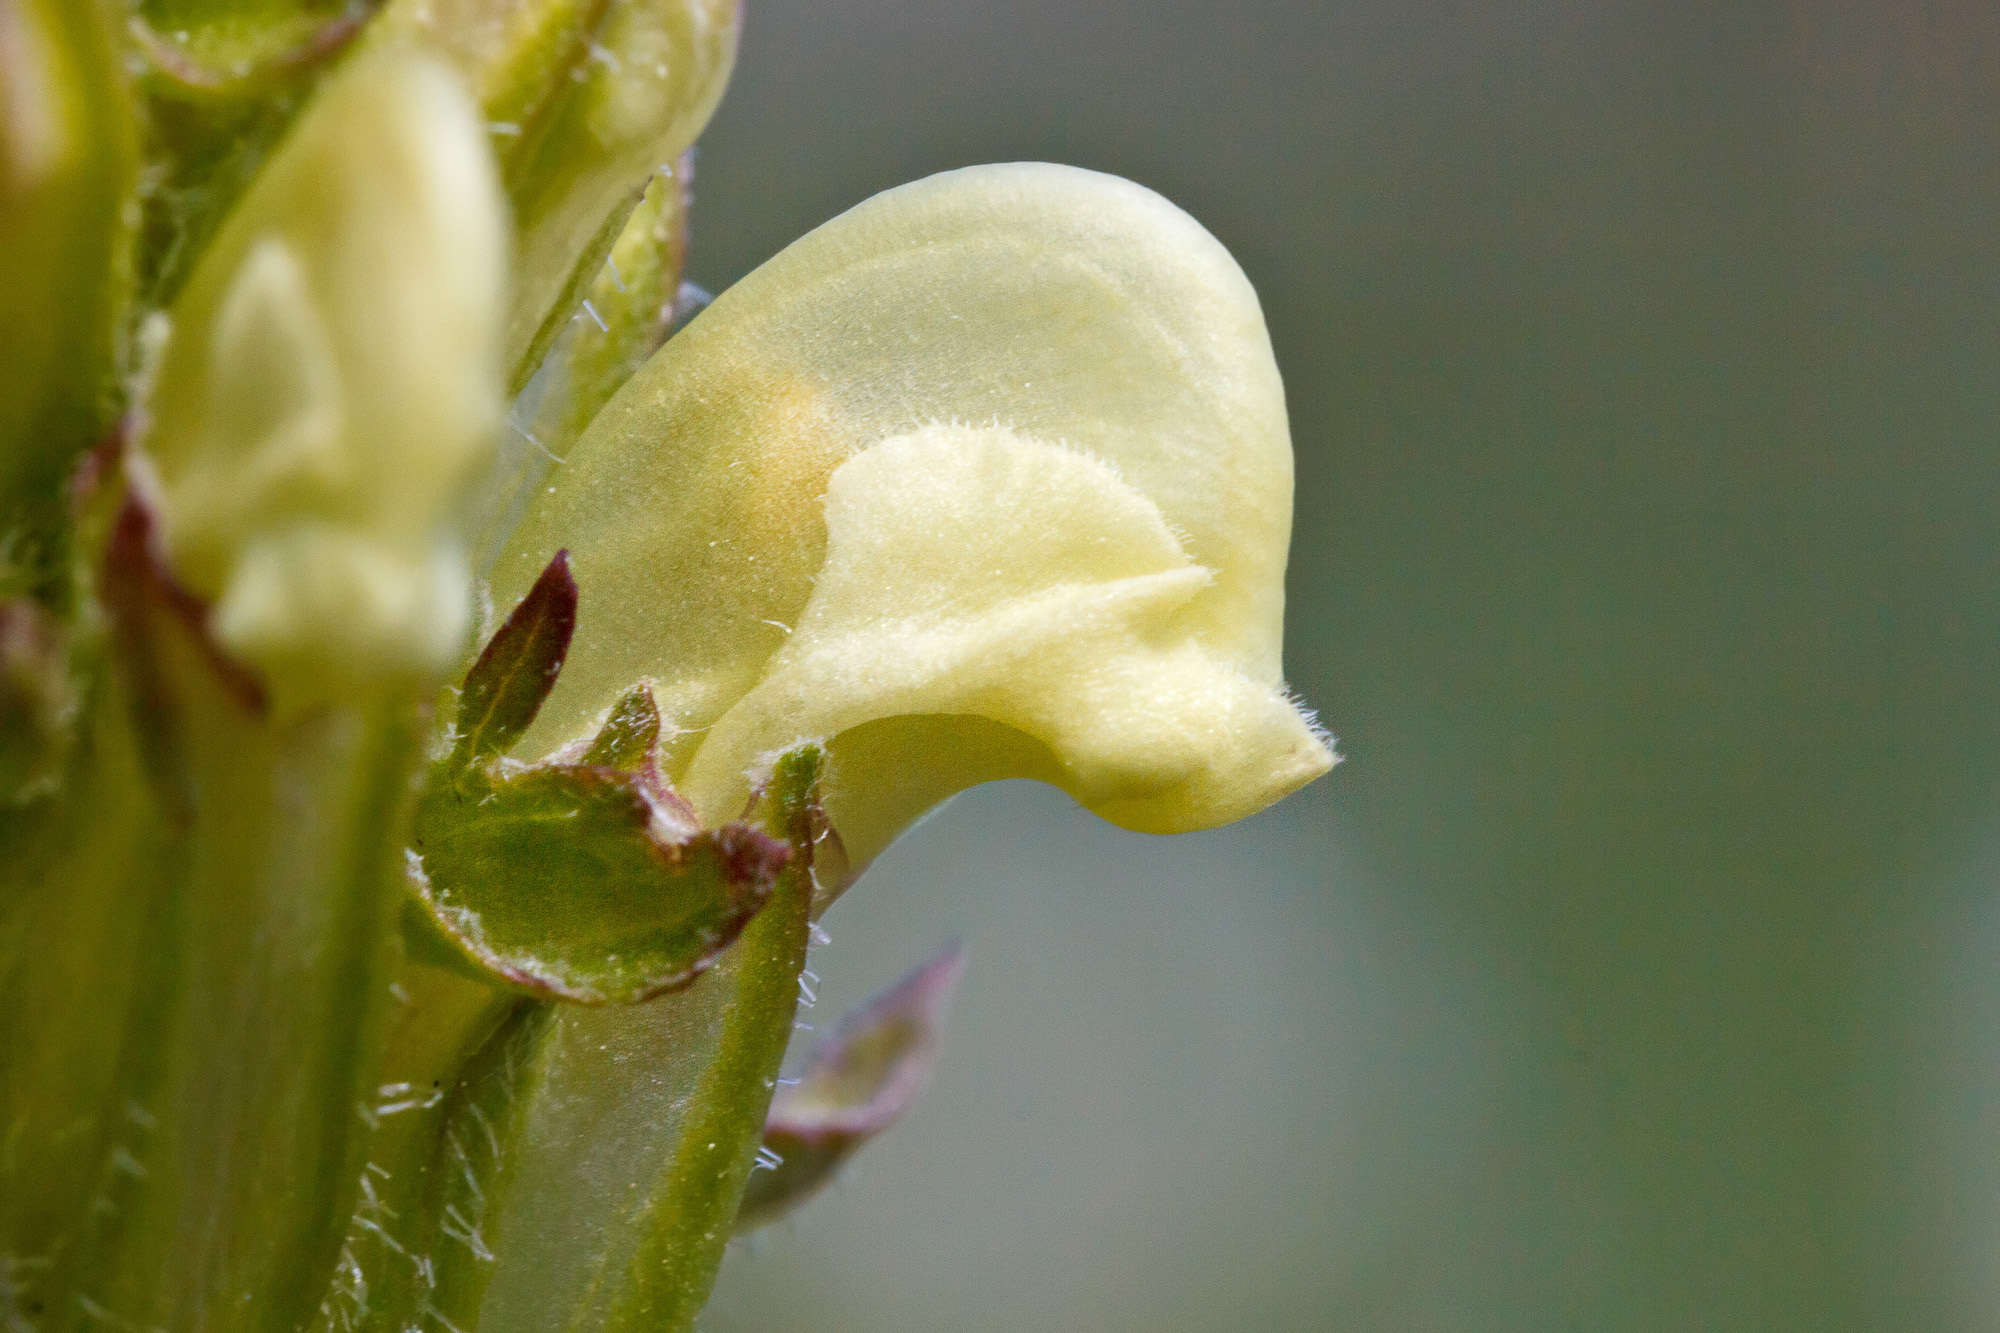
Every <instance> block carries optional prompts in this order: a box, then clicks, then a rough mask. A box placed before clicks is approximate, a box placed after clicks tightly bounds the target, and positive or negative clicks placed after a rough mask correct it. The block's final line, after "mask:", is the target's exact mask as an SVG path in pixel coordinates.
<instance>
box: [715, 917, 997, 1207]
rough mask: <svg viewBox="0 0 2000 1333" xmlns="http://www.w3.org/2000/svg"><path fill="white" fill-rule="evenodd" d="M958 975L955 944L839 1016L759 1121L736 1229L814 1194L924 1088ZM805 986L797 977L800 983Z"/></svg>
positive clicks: (960, 958) (960, 960)
mask: <svg viewBox="0 0 2000 1333" xmlns="http://www.w3.org/2000/svg"><path fill="white" fill-rule="evenodd" d="M964 971H965V951H964V949H963V948H962V947H961V946H960V945H959V944H958V943H957V942H956V941H954V942H953V943H951V944H947V945H946V946H945V947H944V948H942V949H940V950H939V951H938V952H937V953H936V954H934V955H932V956H931V958H930V959H929V960H928V961H927V962H925V963H923V964H922V965H921V966H919V967H917V968H916V969H914V970H913V971H911V972H910V973H909V974H907V975H906V976H904V977H903V978H902V980H900V981H898V982H897V983H896V984H895V985H893V986H891V987H889V989H887V990H885V991H882V992H881V993H880V994H878V995H876V996H874V997H873V998H871V999H869V1000H868V1001H867V1002H865V1003H864V1004H862V1005H861V1007H860V1008H858V1009H856V1010H854V1011H853V1012H851V1013H849V1014H848V1015H847V1016H846V1017H844V1018H843V1019H841V1021H840V1024H839V1026H837V1027H836V1028H834V1030H833V1031H832V1032H830V1033H828V1034H827V1036H826V1038H825V1039H824V1040H822V1041H821V1042H820V1043H819V1044H818V1045H817V1046H815V1047H814V1048H813V1051H812V1054H811V1055H809V1056H808V1057H807V1059H806V1063H805V1065H804V1067H803V1068H802V1069H801V1070H800V1071H799V1076H798V1078H797V1079H796V1080H783V1081H781V1083H780V1086H779V1087H778V1090H777V1093H776V1095H775V1096H774V1097H773V1098H772V1099H771V1111H770V1115H769V1116H768V1117H767V1118H766V1120H765V1122H764V1145H763V1148H762V1149H761V1150H760V1151H759V1153H758V1157H757V1162H756V1166H757V1168H758V1169H757V1170H755V1171H753V1172H752V1173H751V1176H750V1182H749V1184H748V1185H747V1186H746V1187H745V1188H744V1192H743V1203H742V1206H741V1207H740V1208H739V1209H738V1211H737V1214H736V1232H737V1234H738V1235H743V1234H745V1233H747V1232H751V1231H755V1230H757V1229H758V1228H759V1227H763V1226H768V1225H769V1224H770V1223H772V1222H775V1221H777V1220H778V1219H779V1218H780V1217H783V1216H784V1215H785V1214H787V1213H789V1212H791V1211H792V1210H793V1209H795V1208H797V1207H798V1206H799V1205H800V1204H802V1203H804V1202H805V1201H806V1200H807V1199H809V1198H811V1197H812V1196H813V1195H814V1194H815V1193H817V1192H818V1191H819V1190H820V1188H821V1187H822V1186H824V1185H825V1184H826V1183H827V1182H828V1181H829V1180H831V1179H832V1178H833V1175H834V1172H836V1171H837V1170H839V1168H840V1165H841V1163H842V1162H844V1161H846V1160H847V1158H848V1157H849V1156H850V1155H851V1154H852V1153H853V1152H854V1151H855V1149H857V1148H859V1147H860V1146H861V1145H862V1144H864V1143H866V1142H868V1141H869V1140H870V1139H872V1138H874V1137H875V1136H876V1135H878V1134H880V1133H882V1132H883V1131H884V1130H886V1129H888V1128H889V1126H891V1125H893V1124H895V1123H896V1121H897V1119H898V1118H900V1117H901V1116H902V1114H903V1113H904V1112H905V1111H907V1110H908V1109H909V1108H910V1106H911V1104H912V1103H914V1102H915V1101H916V1100H917V1098H918V1097H919V1096H920V1095H922V1093H923V1091H924V1089H925V1088H926V1087H927V1086H928V1085H929V1083H930V1079H931V1072H932V1069H933V1068H934V1066H935V1065H936V1062H937V1052H938V1043H939V1038H940V1036H941V1034H942V1032H943V1029H944V1019H945V1011H946V1009H947V1008H948V1006H949V1004H950V1001H951V995H952V992H953V990H954V989H956V988H957V986H958V979H959V977H960V976H961V975H962V974H963V973H964ZM801 984H802V985H803V983H801Z"/></svg>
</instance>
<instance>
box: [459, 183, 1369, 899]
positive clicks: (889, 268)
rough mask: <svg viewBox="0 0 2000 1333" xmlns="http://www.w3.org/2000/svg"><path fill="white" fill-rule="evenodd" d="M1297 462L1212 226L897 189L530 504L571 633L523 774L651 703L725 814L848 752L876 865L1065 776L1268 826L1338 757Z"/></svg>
mask: <svg viewBox="0 0 2000 1333" xmlns="http://www.w3.org/2000/svg"><path fill="white" fill-rule="evenodd" d="M1291 498H1292V457H1291V443H1290V439H1289V435H1288V432H1287V427H1286V419H1285V408H1284V393H1283V386H1282V384H1281V383H1280V380H1279V376H1278V371H1277V368H1276V365H1275V363H1274V361H1273V358H1272V354H1271V348H1270V343H1269V339H1268V338H1267V336H1266V334H1265V331H1264V324H1263V319H1262V315H1261V312H1260V309H1259V307H1258V303H1257V298H1256V295H1255V293H1254V292H1253V291H1252V290H1251V287H1250V285H1249V283H1248V281H1247V280H1246V279H1245V278H1244V276H1243V274H1242V272H1241V271H1240V270H1239V269H1238V268H1237V266H1236V264H1235V263H1234V261H1232V260H1231V259H1230V257H1229V255H1228V253H1227V252H1226V251H1225V250H1224V249H1223V248H1222V247H1221V245H1219V244H1218V243H1217V242H1216V241H1215V239H1214V238H1213V237H1211V236H1210V235H1209V234H1208V233H1207V232H1205V231H1204V230H1203V229H1202V228H1201V227H1200V226H1199V225H1198V224H1197V223H1195V222H1194V221H1193V220H1192V219H1191V218H1189V217H1188V216H1186V215H1185V214H1184V213H1182V212H1180V211H1179V210H1178V209H1176V208H1174V207H1173V206H1172V205H1171V204H1169V203H1167V202H1166V201H1165V200H1164V199H1162V198H1160V197H1159V196H1158V195H1156V194H1153V193H1152V192H1150V191H1148V190H1145V189H1143V188H1141V187H1139V186H1137V185H1133V184H1131V183H1129V182H1127V181H1122V180H1118V179H1115V178H1112V177H1109V176H1103V175H1098V174H1095V173H1092V172H1086V171H1080V170H1076V169H1073V168H1068V167H1060V166H1050V165H1046V164H1016V165H1009V166H991V167H978V168H972V169H968V170H964V171H958V172H951V173H946V174H944V175H941V176H936V177H932V178H931V179H929V180H925V181H920V182H918V183H916V184H913V185H908V186H905V187H902V188H900V189H897V190H892V191H889V192H888V193H886V194H883V195H879V196H877V197H876V198H874V199H872V200H870V201H868V202H867V203H864V204H862V205H861V206H860V207H858V208H856V209H854V210H852V211H851V212H849V213H847V214H845V215H843V216H841V217H839V218H837V219H835V220H834V221H832V222H830V223H828V224H826V225H825V226H823V227H821V228H819V229H818V230H817V231H815V232H813V233H812V234H811V235H809V236H807V237H805V238H804V239H802V240H800V241H799V242H797V243H796V244H794V245H792V246H791V247H790V248H788V249H787V250H786V251H785V252H784V253H783V254H781V255H779V256H778V257H777V258H775V259H773V260H772V261H770V262H769V263H767V264H765V265H764V266H763V267H762V268H760V269H759V270H758V271H757V272H755V273H753V274H752V275H751V276H750V277H748V278H747V279H745V280H744V281H743V282H742V283H740V284H738V285H737V286H736V287H735V288H733V289H732V290H730V291H729V292H727V293H725V294H724V295H723V296H722V297H721V298H720V299H719V300H717V301H716V302H715V304H714V305H713V306H712V307H711V308H710V309H709V310H708V311H707V312H706V313H705V314H703V315H702V316H701V317H700V318H699V319H697V320H696V321H695V322H694V324H692V325H691V326H690V327H689V328H688V329H687V330H686V331H685V332H683V333H681V334H680V335H679V336H677V337H676V338H674V339H673V340H672V341H670V342H669V343H668V344H667V345H666V346H665V347H664V348H663V349H662V350H661V351H660V352H659V353H658V354H657V355H656V356H655V357H654V358H653V360H652V361H651V362H650V363H649V364H647V365H646V367H645V368H644V369H642V370H641V371H640V372H639V373H638V375H636V376H635V377H634V378H633V379H632V381H631V382H630V383H628V384H627V385H626V387H625V388H624V389H623V390H622V391H621V392H620V393H619V395H618V396H617V397H616V398H615V399H613V400H612V402H611V403H610V404H609V405H608V406H607V407H606V408H605V409H604V411H603V412H602V413H601V414H600V415H599V416H598V418H597V420H596V422H595V424H594V425H593V426H592V427H591V428H590V429H589V430H588V431H587V432H586V433H585V434H584V436H583V437H582V438H581V439H580V440H579V441H578V442H577V443H576V444H575V446H574V447H573V448H572V449H571V450H570V451H569V453H568V455H567V457H566V460H565V461H564V462H563V463H562V464H561V465H560V466H559V467H556V468H555V469H554V470H553V471H552V472H551V473H550V475H549V476H548V478H547V479H546V481H545V482H544V483H543V485H542V486H541V487H540V489H539V490H538V493H537V494H536V495H535V496H534V497H533V499H532V501H531V503H530V505H529V507H528V510H527V514H526V517H525V519H524V520H523V522H522V523H521V525H520V527H519V528H518V529H517V531H516V532H515V534H514V536H513V538H512V539H511V541H510V542H509V544H508V545H507V547H506V548H505V550H504V551H503V553H502V554H501V557H500V559H499V562H498V564H497V566H496V568H495V571H494V575H493V595H494V598H495V601H496V604H498V605H500V606H503V607H504V606H506V605H509V604H511V602H512V601H513V600H514V599H515V598H517V597H518V596H519V595H520V594H521V593H522V592H523V591H524V590H525V589H526V587H527V586H528V584H529V582H530V581H531V580H532V579H533V578H534V577H535V575H536V574H537V573H538V572H539V571H540V570H541V568H542V567H543V565H544V564H545V563H546V562H547V561H548V560H549V558H550V557H551V556H553V554H554V553H555V551H556V550H557V549H559V548H568V550H569V551H570V553H571V559H572V561H573V565H574V568H575V571H576V577H577V581H578V584H579V586H580V587H581V589H582V605H581V610H580V615H579V620H578V630H577V635H576V641H575V644H574V646H573V648H572V650H571V653H570V657H569V661H568V663H567V665H566V666H565V668H564V671H563V674H562V677H561V679H560V680H559V682H558V683H557V685H556V688H555V691H554V693H553V695H552V696H551V698H550V699H549V702H548V704H547V706H546V707H545V708H544V710H543V712H542V714H541V717H540V719H539V720H538V722H537V724H536V726H535V728H534V730H533V731H532V732H531V733H530V734H529V736H528V737H527V740H526V742H525V743H524V745H523V747H522V753H524V754H532V753H536V752H541V751H548V750H553V749H555V748H556V747H558V746H560V745H562V744H564V743H567V742H569V741H571V740H573V739H575V738H576V737H579V736H581V735H583V734H586V733H587V732H589V731H590V730H591V729H592V728H593V727H594V725H595V724H596V722H597V721H598V719H599V718H600V717H601V715H602V714H603V713H604V711H605V710H606V709H607V708H608V707H609V706H610V705H611V703H612V702H613V700H614V699H615V698H616V697H617V696H618V695H619V694H620V693H621V692H623V691H624V690H625V689H627V688H628V687H629V686H631V685H632V684H633V683H634V682H635V681H638V680H640V679H650V680H651V681H652V682H653V685H654V691H655V697H656V698H657V699H658V701H659V704H660V707H661V710H662V713H663V715H664V716H665V718H666V720H667V722H668V724H669V725H670V727H671V728H672V729H673V731H674V733H675V735H674V738H673V740H672V741H671V742H670V743H669V744H668V746H667V748H666V767H667V770H668V772H667V775H668V777H669V778H670V779H671V780H672V781H673V782H674V783H675V784H676V786H677V787H678V788H679V789H680V790H681V792H682V794H683V795H685V796H686V797H687V798H688V799H689V800H690V801H691V802H692V804H693V805H694V807H695V809H696V811H697V812H698V813H699V814H700V815H701V817H702V818H703V819H704V820H705V821H708V822H714V821H717V820H720V819H724V818H728V817H730V816H733V815H735V814H736V813H737V812H739V811H740V810H741V809H742V806H743V803H744V800H745V799H746V797H747V796H748V794H749V793H750V791H751V789H752V785H753V783H754V782H755V781H756V777H757V775H758V773H759V771H760V767H761V765H762V764H763V763H764V762H766V760H767V758H768V756H769V755H770V754H771V753H773V752H774V751H777V750H779V749H782V748H783V747H785V746H787V745H789V744H791V743H792V742H794V741H796V740H798V739H800V738H802V737H819V738H825V739H827V740H829V741H830V753H831V757H832V761H833V762H832V770H831V777H830V779H829V787H828V792H827V809H828V812H829V814H830V816H831V819H832V822H833V825H834V827H835V829H836V830H837V831H838V832H839V833H840V834H841V836H842V838H843V839H844V840H845V843H846V847H847V852H848V855H849V856H850V858H851V861H852V867H853V868H854V869H857V870H858V869H859V868H860V867H861V866H864V865H865V864H866V863H867V862H868V861H869V860H870V859H871V858H872V857H873V856H875V855H876V854H877V853H878V852H879V851H880V850H881V849H882V848H883V847H885V846H886V845H887V844H888V843H889V841H890V840H891V839H893V838H894V837H895V836H896V834H897V833H898V832H899V831H900V830H901V829H903V828H904V827H906V826H907V825H908V824H909V823H910V822H911V821H912V820H913V819H915V818H916V817H917V816H919V815H920V814H921V813H923V811H925V810H926V809H928V808H930V807H931V806H932V805H934V804H935V803H937V802H938V801H940V800H942V799H944V798H945V797H948V796H950V795H951V794H952V793H954V792H956V791H959V790H961V789H963V788H965V787H967V786H970V785H972V784H974V783H977V782H983V781H988V780H992V779H996V778H1005V777H1034V778H1041V779H1044V780H1046V781H1049V782H1052V783H1055V784H1057V785H1059V786H1061V787H1062V788H1064V789H1065V790H1067V791H1069V792H1070V793H1071V794H1073V795H1074V796H1075V797H1076V798H1077V799H1078V800H1080V801H1082V802H1083V803H1084V804H1085V805H1087V806H1088V807H1090V808H1091V809H1093V810H1095V811H1097V812H1098V813H1099V814H1102V815H1104V816H1105V817H1106V818H1108V819H1111V820H1113V821H1115V822H1117V823H1120V824H1123V825H1125V826H1127V827H1130V828H1136V829H1143V830H1148V831H1152V832H1175V831H1180V830H1185V829H1193V828H1200V827H1205V826H1209V825H1214V824H1221V823H1225V822H1228V821H1230V820H1233V819H1237V818H1240V817H1242V816H1244V815H1247V814H1250V813H1252V812H1253V811H1255V810H1258V809H1260V808H1262V807H1263V806H1265V805H1268V804H1270V803H1271V802H1272V801H1275V800H1277V799H1278V798H1280V797H1282V796H1284V795H1285V794H1286V793H1288V792H1290V791H1292V790H1294V789H1295V788H1297V787H1298V786H1300V785H1302V784H1303V783H1305V782H1307V781H1310V780H1311V779H1312V778H1314V777H1317V776H1318V775H1319V774H1321V773H1323V772H1325V771H1326V769H1327V768H1328V767H1329V766H1330V764H1331V763H1332V762H1333V756H1332V753H1331V751H1330V749H1329V747H1328V744H1327V742H1326V738H1325V737H1324V735H1323V734H1322V733H1320V732H1319V731H1318V730H1317V729H1316V728H1315V727H1314V725H1313V724H1312V722H1311V719H1310V717H1309V716H1308V715H1306V714H1305V713H1303V712H1302V711H1301V710H1300V708H1299V707H1298V706H1297V704H1296V703H1295V701H1294V700H1293V699H1292V697H1291V696H1290V694H1289V693H1288V691H1287V690H1286V688H1285V685H1284V682H1283V673H1282V668H1281V664H1280V646H1281V636H1282V622H1283V610H1284V590H1283V575H1284V568H1285V558H1286V548H1287V544H1288V541H1289V537H1290V530H1291Z"/></svg>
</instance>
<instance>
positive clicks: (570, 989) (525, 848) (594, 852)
mask: <svg viewBox="0 0 2000 1333" xmlns="http://www.w3.org/2000/svg"><path fill="white" fill-rule="evenodd" d="M684 809H685V807H682V806H680V805H679V803H678V802H676V801H674V800H673V799H672V796H671V793H665V792H662V791H661V790H660V789H658V788H656V787H655V786H654V784H653V783H652V781H651V780H650V779H649V777H648V776H647V775H644V774H634V773H626V772H623V771H621V770H619V769H615V768H607V767H599V766H595V765H588V764H564V765H554V764H552V765H544V766H540V767H536V768H527V769H521V770H518V771H515V772H512V773H508V774H505V775H502V776H498V777H494V778H491V779H485V778H479V777H472V778H469V779H468V780H465V781H462V782H460V783H458V784H456V785H452V784H437V785H434V786H433V788H432V789H431V791H430V792H428V793H427V794H426V795H425V797H424V799H423V801H422V803H421V804H420V806H419V807H418V811H417V836H416V846H415V854H414V856H413V857H412V862H411V868H412V875H411V879H412V882H413V886H414V889H415V892H416V895H417V897H418V899H419V901H420V902H421V903H422V904H423V906H424V907H425V908H426V909H427V913H428V917H429V920H430V922H431V924H432V925H433V926H434V927H435V929H436V930H437V931H439V932H441V934H442V936H443V937H444V939H445V940H446V941H447V942H448V944H449V945H450V947H451V948H452V949H453V950H455V951H456V952H457V954H458V955H459V957H460V958H461V960H462V961H463V962H465V963H470V964H471V965H473V966H475V967H476V968H478V969H480V970H481V971H482V972H483V973H485V974H486V975H488V976H489V977H490V978H491V979H493V980H496V981H499V982H502V983H504V984H507V985H510V986H513V987H515V988H518V989H520V990H523V991H526V992H528V993H530V994H537V995H543V996H550V997H554V998H559V999H566V1000H571V1001H575V1002H577V1003H580V1004H604V1003H613V1002H623V1003H631V1002H636V1001H639V1000H643V999H647V998H649V997H651V996H654V995H658V994H661V993H663V992H665V991H669V990H673V989H676V988H677V987H680V986H683V985H685V984H687V983H688V982H689V981H692V980H693V979H694V978H695V976H696V975H698V974H699V973H700V972H702V971H703V970H704V969H706V968H707V967H708V966H709V965H710V964H711V963H712V962H713V961H714V959H715V956H716V955H717V954H718V953H720V952H721V951H722V950H723V949H725V948H727V947H728V946H729V944H730V943H731V942H732V941H733V940H735V938H736V937H737V935H739V934H740V933H741V932H742V930H743V927H744V925H745V924H746V923H748V922H749V920H750V918H751V917H753V916H755V915H756V913H757V910H758V909H759V908H761V907H762V906H763V905H764V901H765V899H766V898H768V897H769V896H770V893H771V886H772V883H773V882H774V880H775V879H776V876H777V873H778V871H779V869H780V868H781V867H782V866H783V865H784V864H785V861H786V859H787V858H788V855H789V853H788V852H787V850H786V848H785V847H784V845H783V844H782V843H779V842H777V841H774V840H773V839H771V838H768V837H766V836H765V835H763V834H761V833H759V832H757V831H756V830H755V829H752V828H750V827H748V826H747V825H743V824H725V825H723V826H722V827H721V828H717V829H698V828H695V827H693V826H692V824H691V821H689V820H688V819H687V817H686V815H685V813H684Z"/></svg>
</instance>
